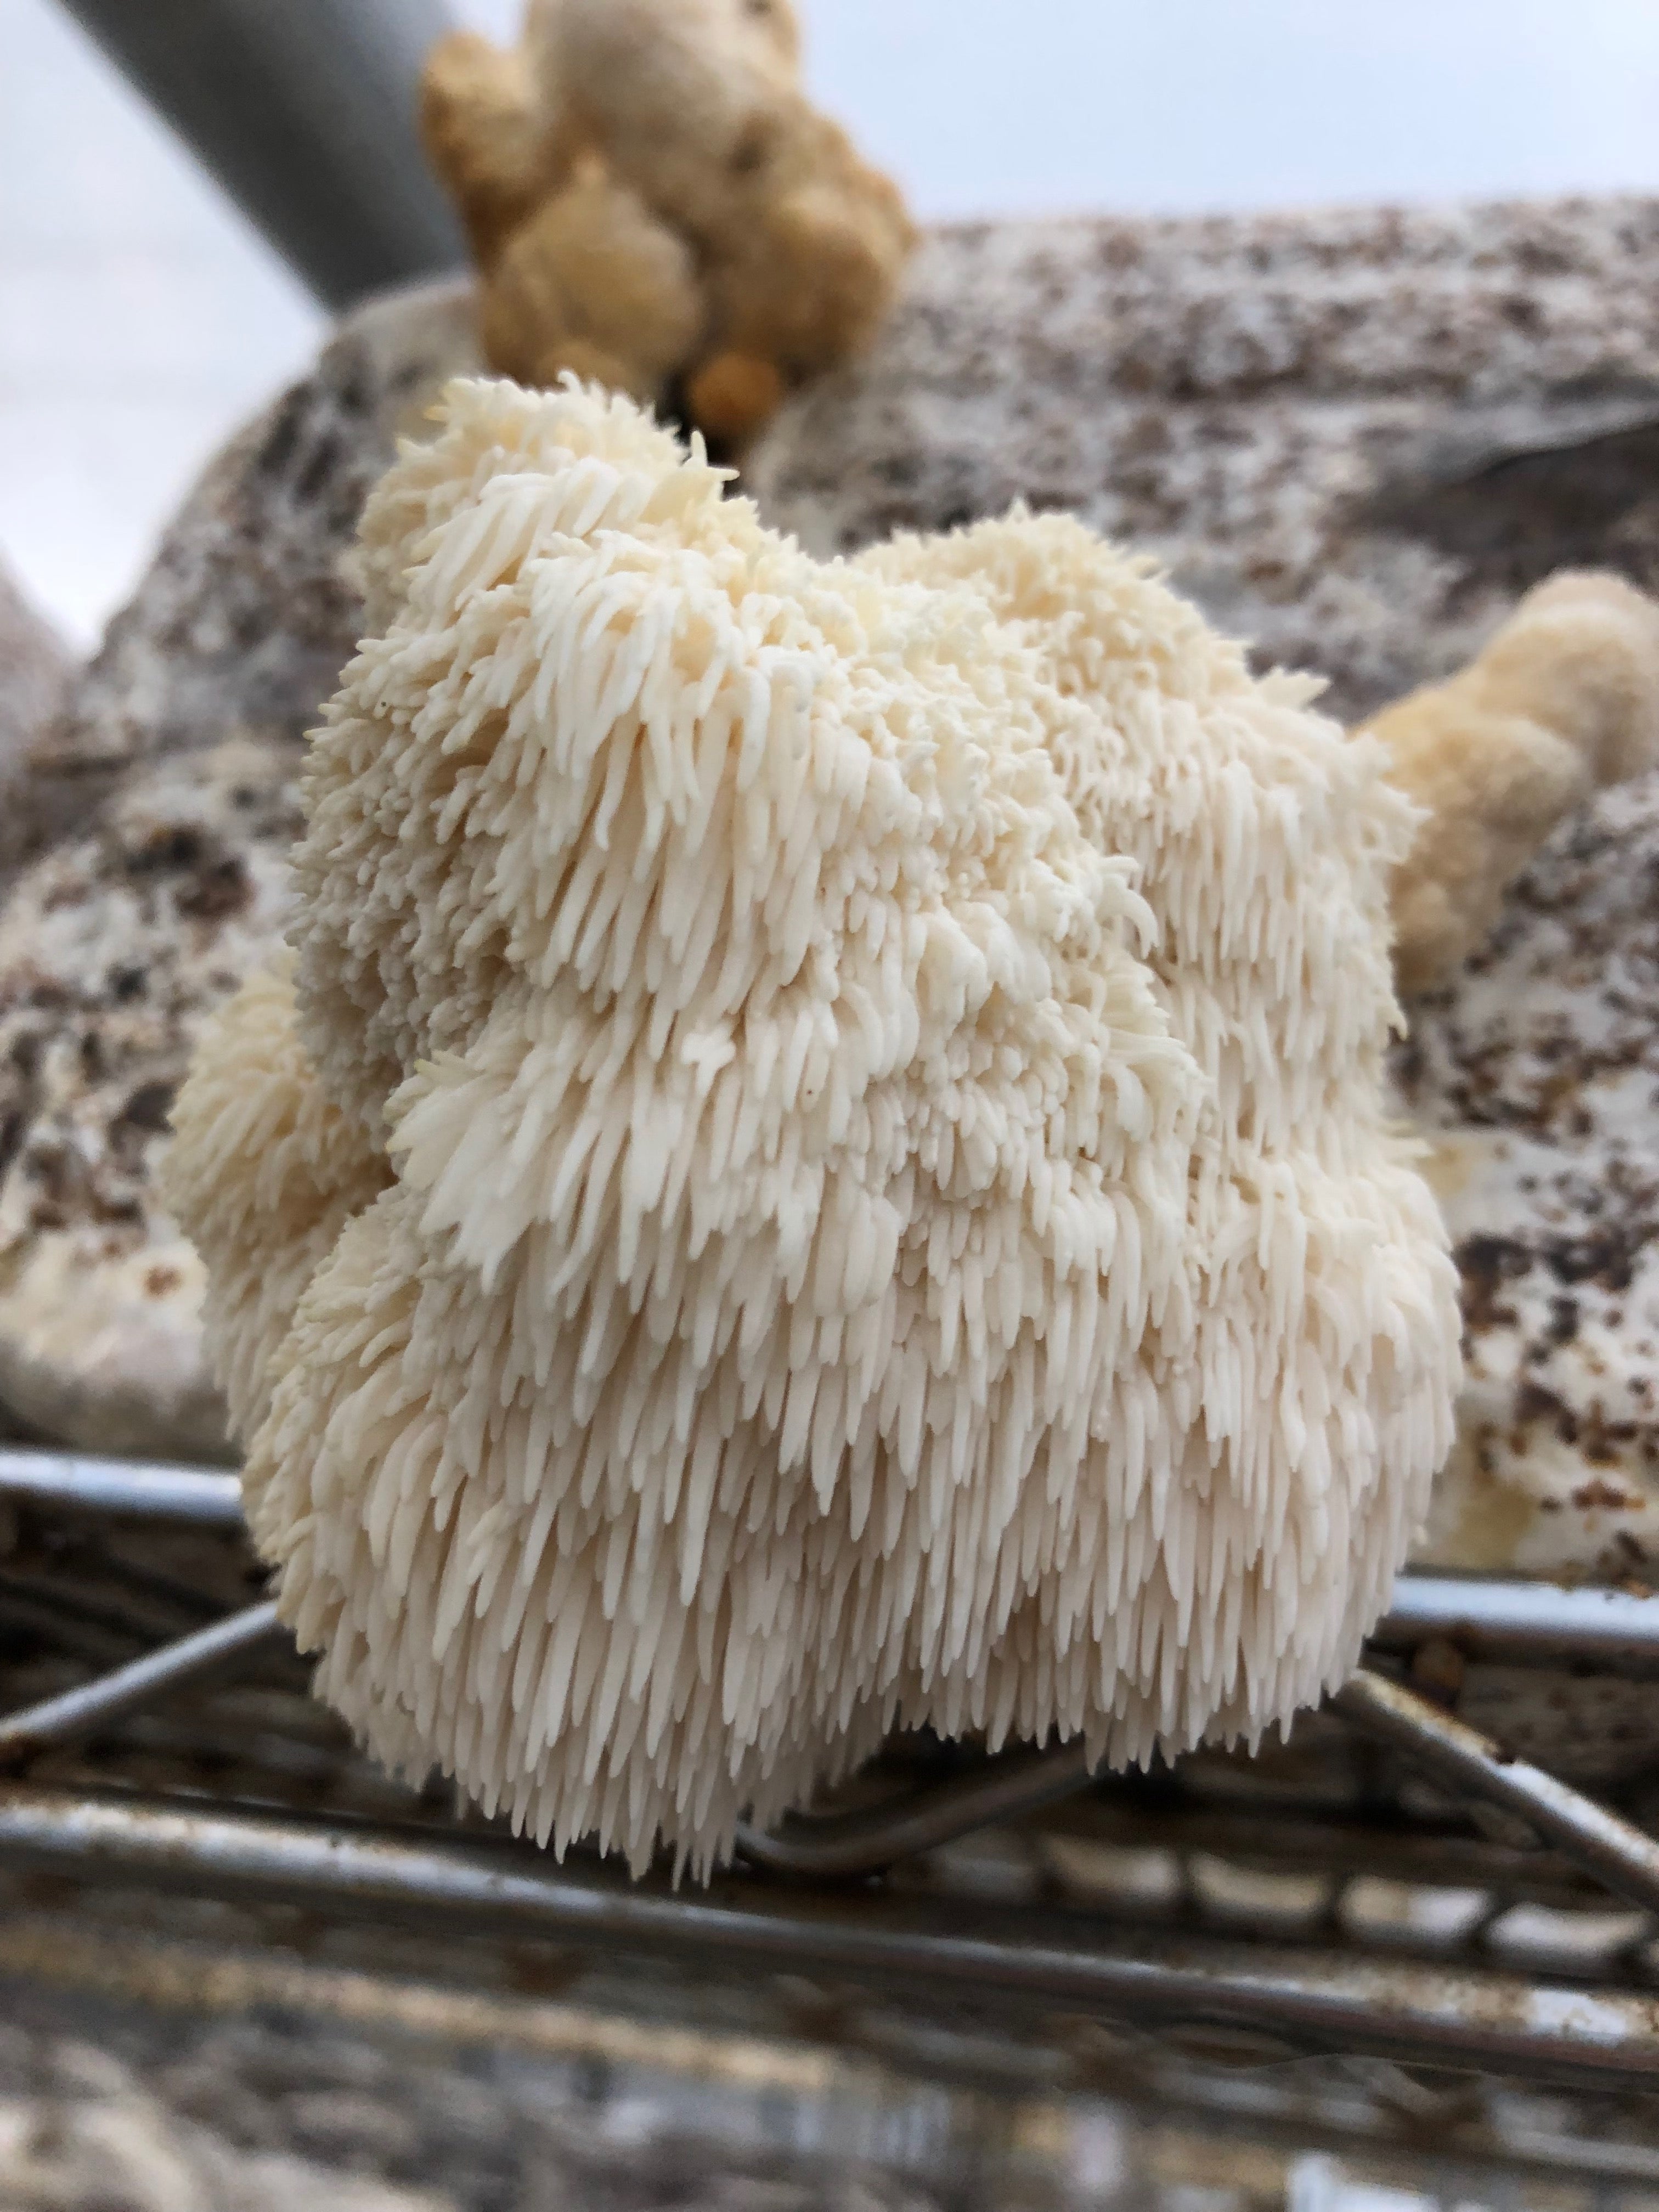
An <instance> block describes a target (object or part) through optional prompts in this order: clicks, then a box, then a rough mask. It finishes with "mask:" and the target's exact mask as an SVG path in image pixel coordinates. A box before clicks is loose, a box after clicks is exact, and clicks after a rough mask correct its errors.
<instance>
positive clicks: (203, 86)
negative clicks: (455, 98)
mask: <svg viewBox="0 0 1659 2212" xmlns="http://www.w3.org/2000/svg"><path fill="white" fill-rule="evenodd" d="M63 5H64V8H65V9H67V10H68V12H69V14H70V15H72V16H74V18H75V20H76V21H77V22H78V23H79V24H81V26H82V27H83V29H85V30H86V31H88V33H90V34H91V36H92V37H93V38H94V40H96V41H97V43H98V45H99V46H101V47H102V48H103V50H104V52H106V54H107V55H108V56H109V58H111V60H112V61H113V62H114V64H116V66H117V68H118V69H119V70H121V72H122V74H123V75H124V76H126V77H127V78H128V79H129V80H130V81H131V83H133V84H134V85H135V86H136V87H137V88H138V90H139V91H140V92H142V93H143V94H144V96H145V98H146V99H147V100H149V102H150V104H151V106H154V107H155V109H156V111H157V112H158V113H160V114H161V116H162V117H163V118H165V120H166V121H167V123H168V124H170V125H172V127H173V130H174V131H177V132H178V134H179V137H181V138H182V139H183V140H184V141H185V144H186V145H187V146H189V147H190V149H191V151H192V152H193V153H194V154H195V155H196V156H197V159H198V160H199V161H201V163H202V165H203V167H204V168H206V169H208V170H209V171H210V173H212V174H213V176H215V177H216V179H218V181H219V183H220V184H221V185H223V186H224V188H225V190H226V191H228V193H229V195H230V197H231V198H232V199H234V201H235V202H236V204H237V205H238V206H239V207H240V209H241V210H242V211H243V213H244V214H245V215H246V216H248V217H249V218H250V220H251V221H252V222H253V223H254V225H255V226H256V228H258V229H259V230H260V231H261V232H263V234H264V236H265V237H266V238H267V239H268V240H270V244H271V245H272V246H275V248H276V251H277V252H278V253H280V254H281V255H282V257H283V259H284V260H285V261H286V262H287V263H288V264H289V266H290V267H291V268H292V269H293V270H295V272H296V273H297V274H298V275H299V276H301V278H303V280H304V281H305V283H307V284H308V285H309V286H310V288H311V289H312V290H313V292H315V293H316V295H317V296H318V297H319V299H320V300H321V301H324V303H325V305H326V306H328V307H332V308H335V309H339V308H343V307H349V305H350V304H351V302H352V301H354V300H356V299H359V298H361V297H362V295H363V294H364V293H366V292H371V291H374V290H377V289H380V288H381V287H382V286H385V285H388V284H395V283H404V282H405V281H407V280H409V279H410V278H413V277H416V276H427V275H429V274H431V273H432V272H433V271H435V270H441V269H447V268H453V267H456V266H459V264H461V263H462V262H464V261H465V246H464V245H463V242H462V239H461V234H460V230H459V226H458V225H457V223H456V222H455V219H454V217H453V214H452V213H451V211H450V209H449V205H448V204H447V201H446V200H445V198H444V196H443V194H442V192H441V191H440V190H439V188H438V185H437V184H436V183H435V180H434V179H433V178H432V176H431V174H430V173H429V172H428V168H427V165H426V162H425V160H424V158H423V157H422V152H421V147H420V141H419V137H418V134H417V131H416V87H417V83H418V80H419V76H420V70H421V64H422V59H423V58H424V56H425V54H426V52H427V49H428V46H430V45H431V43H432V41H433V40H435V38H437V37H439V36H441V33H443V32H444V31H446V30H447V29H448V28H449V27H450V19H449V15H448V12H447V8H446V6H445V4H444V0H63Z"/></svg>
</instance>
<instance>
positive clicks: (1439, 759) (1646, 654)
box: [1370, 569, 1659, 992]
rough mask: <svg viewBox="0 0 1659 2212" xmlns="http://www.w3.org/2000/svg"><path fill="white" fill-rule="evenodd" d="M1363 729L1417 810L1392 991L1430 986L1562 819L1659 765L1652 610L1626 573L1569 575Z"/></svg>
mask: <svg viewBox="0 0 1659 2212" xmlns="http://www.w3.org/2000/svg"><path fill="white" fill-rule="evenodd" d="M1370 732H1371V734H1373V735H1374V736H1375V737H1376V738H1378V739H1379V740H1380V741H1381V742H1382V744H1383V745H1384V746H1385V747H1386V748H1387V750H1388V753H1389V781H1391V782H1392V783H1394V784H1395V785H1397V786H1398V787H1399V788H1400V789H1401V790H1402V791H1405V792H1407V793H1409V794H1410V796H1411V797H1412V799H1413V800H1415V801H1416V802H1417V803H1418V804H1419V805H1420V806H1422V808H1423V809H1424V810H1425V819H1424V821H1423V823H1422V826H1421V828H1420V829H1419V833H1418V836H1417V838H1416V840H1415V841H1414V842H1413V847H1412V850H1411V853H1410V854H1409V855H1408V857H1407V860H1405V862H1404V863H1403V864H1402V866H1401V868H1400V870H1399V872H1398V874H1397V875H1396V878H1395V887H1394V895H1393V903H1394V914H1395V933H1396V941H1395V967H1396V969H1397V971H1398V974H1399V977H1400V987H1401V990H1402V991H1408V992H1417V991H1424V990H1428V989H1431V988H1432V987H1434V986H1435V985H1436V984H1438V983H1443V982H1444V981H1447V979H1448V978H1449V976H1450V975H1452V974H1453V973H1454V971H1455V969H1457V967H1458V966H1459V965H1460V964H1461V963H1462V962H1463V961H1464V960H1466V959H1467V958H1468V956H1469V955H1470V954H1471V953H1472V952H1474V951H1477V950H1478V949H1479V948H1480V945H1481V944H1482V943H1483V942H1484V940H1485V939H1486V938H1487V937H1488V936H1489V935H1490V934H1491V932H1492V925H1493V924H1494V923H1495V922H1496V921H1497V920H1498V912H1499V909H1500V908H1501V907H1502V904H1503V898H1504V891H1505V890H1507V889H1508V887H1509V885H1510V884H1511V883H1512V882H1513V881H1514V879H1515V878H1516V876H1517V875H1519V873H1520V872H1521V871H1522V868H1523V867H1525V866H1527V864H1528V861H1530V860H1532V858H1533V856H1534V854H1535V853H1536V852H1537V851H1538V848H1539V847H1540V846H1541V845H1542V844H1543V842H1544V841H1545V839H1546V838H1547V836H1549V834H1550V832H1551V831H1552V830H1553V829H1555V828H1556V826H1557V824H1558V823H1561V822H1564V821H1565V819H1566V818H1567V817H1568V816H1569V815H1571V814H1573V813H1576V812H1577V810H1578V809H1579V808H1580V807H1582V806H1583V805H1584V803H1585V801H1586V800H1587V799H1589V797H1590V796H1591V794H1592V793H1595V792H1597V791H1602V790H1606V789H1607V788H1608V787H1610V786H1612V785H1613V784H1618V783H1625V782H1628V781H1630V780H1631V779H1632V777H1634V776H1636V775H1640V774H1641V773H1642V772H1643V771H1644V769H1650V768H1652V767H1654V766H1655V765H1656V763H1659V604H1656V602H1655V601H1654V600H1653V599H1650V598H1649V597H1648V596H1647V594H1646V593H1645V592H1638V590H1637V589H1636V587H1635V586H1634V585H1632V584H1629V583H1627V582H1626V580H1625V579H1624V578H1623V577H1622V576H1614V575H1608V574H1601V573H1600V572H1598V571H1594V570H1590V571H1584V572H1582V573H1581V572H1579V571H1577V570H1571V569H1568V570H1564V571H1563V572H1562V573H1561V574H1559V575H1556V576H1552V577H1551V578H1550V579H1549V580H1548V582H1547V583H1543V584H1540V585H1538V586H1536V587H1535V588H1534V590H1532V591H1530V592H1528V594H1527V596H1526V598H1525V599H1522V602H1521V604H1520V605H1519V606H1518V607H1517V608H1516V611H1515V612H1514V614H1513V615H1512V616H1511V617H1510V619H1509V621H1508V622H1506V623H1504V626H1503V628H1502V629H1500V630H1499V631H1498V634H1497V635H1496V636H1495V637H1493V638H1492V639H1491V640H1490V641H1488V643H1487V644H1486V647H1485V649H1484V650H1483V651H1482V652H1481V653H1480V654H1479V655H1478V656H1477V657H1476V659H1474V660H1472V661H1471V662H1470V663H1469V665H1468V667H1467V668H1463V669H1460V670H1459V671H1458V673H1457V674H1456V675H1455V676H1454V677H1453V678H1451V679H1450V680H1449V682H1448V683H1445V684H1431V685H1429V686H1427V687H1425V689H1424V690H1420V691H1413V693H1412V694H1411V696H1409V697H1408V698H1405V699H1401V700H1400V701H1398V702H1396V703H1395V705H1394V706H1391V707H1389V708H1387V709H1386V710H1385V711H1384V712H1383V714H1379V715H1377V716H1376V719H1375V720H1374V721H1373V722H1372V723H1371V724H1370Z"/></svg>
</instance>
